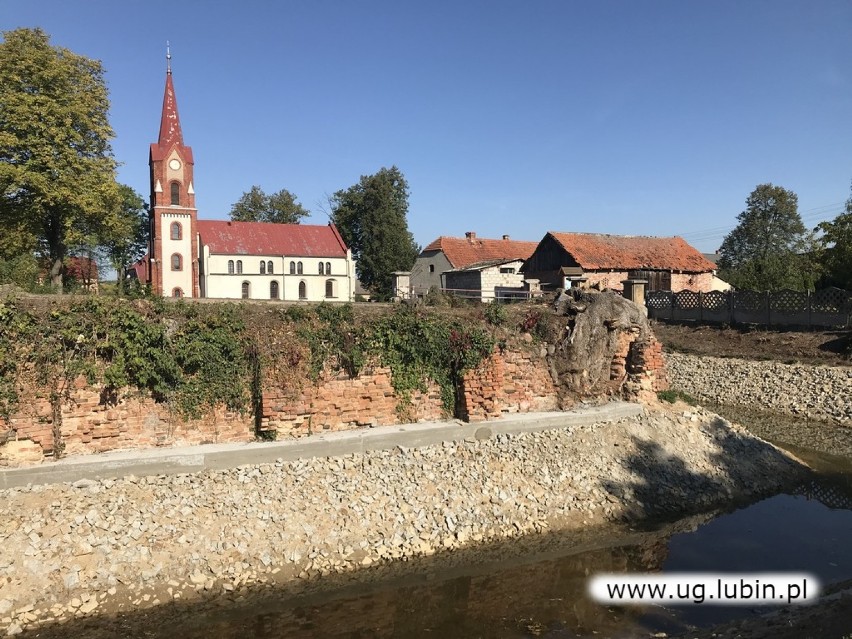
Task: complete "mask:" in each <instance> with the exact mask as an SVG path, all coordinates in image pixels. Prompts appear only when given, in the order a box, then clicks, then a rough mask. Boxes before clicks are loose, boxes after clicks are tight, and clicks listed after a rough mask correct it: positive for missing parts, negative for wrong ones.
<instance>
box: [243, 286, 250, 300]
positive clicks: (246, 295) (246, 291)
mask: <svg viewBox="0 0 852 639" xmlns="http://www.w3.org/2000/svg"><path fill="white" fill-rule="evenodd" d="M249 293H251V284H249V283H248V282H243V299H244V300H247V299H248V298H249Z"/></svg>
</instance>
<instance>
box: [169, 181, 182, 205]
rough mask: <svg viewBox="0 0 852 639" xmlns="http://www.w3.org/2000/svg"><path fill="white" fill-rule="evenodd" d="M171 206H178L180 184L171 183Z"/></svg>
mask: <svg viewBox="0 0 852 639" xmlns="http://www.w3.org/2000/svg"><path fill="white" fill-rule="evenodd" d="M171 189H172V204H177V205H180V182H172V184H171Z"/></svg>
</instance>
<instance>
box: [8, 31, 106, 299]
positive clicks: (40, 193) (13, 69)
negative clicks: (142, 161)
mask: <svg viewBox="0 0 852 639" xmlns="http://www.w3.org/2000/svg"><path fill="white" fill-rule="evenodd" d="M3 37H4V41H3V42H2V43H0V77H2V78H3V80H2V82H0V235H5V234H6V233H9V234H10V236H11V237H14V238H16V239H15V242H14V246H13V247H12V250H20V251H25V250H28V248H29V249H31V248H35V250H36V251H37V252H38V253H39V254H40V255H41V256H42V258H44V259H46V260H47V261H48V262H49V264H50V278H51V284H52V285H53V286H54V288H56V289H58V290H61V288H62V269H63V261H64V259H65V257H66V254H67V253H68V249H69V247H72V246H74V245H77V244H80V243H83V242H84V241H85V237H86V236H87V235H90V234H91V232H92V229H96V228H97V227H98V226H99V225H101V224H106V225H109V224H110V222H111V219H110V218H111V216H112V215H115V214H116V213H117V211H118V207H117V206H116V202H117V201H118V188H117V185H116V182H115V168H116V164H115V160H114V158H113V156H112V149H111V147H110V139H111V138H112V137H113V131H112V129H111V128H110V126H109V121H108V111H109V100H108V97H107V89H106V85H105V83H104V77H103V69H102V67H101V64H100V62H98V61H96V60H90V59H88V58H86V57H84V56H80V55H77V54H75V53H73V52H71V51H69V50H68V49H64V48H61V47H53V46H51V45H50V42H49V37H48V36H47V34H46V33H44V31H42V30H41V29H17V30H14V31H6V32H4V33H3ZM28 245H29V246H28ZM6 250H9V248H8V247H7V249H6Z"/></svg>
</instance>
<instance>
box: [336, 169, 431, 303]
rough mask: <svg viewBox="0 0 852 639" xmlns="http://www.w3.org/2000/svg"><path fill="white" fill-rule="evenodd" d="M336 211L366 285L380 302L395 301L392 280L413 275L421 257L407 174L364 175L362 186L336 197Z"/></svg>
mask: <svg viewBox="0 0 852 639" xmlns="http://www.w3.org/2000/svg"><path fill="white" fill-rule="evenodd" d="M330 206H331V219H332V222H334V224H335V225H336V226H337V228H338V230H339V231H340V234H341V236H343V240H344V241H345V242H346V244H347V245H348V246H349V248H350V249H352V256H353V258H354V259H355V260H356V262H357V267H356V270H357V273H358V278H359V279H360V280H361V283H362V284H363V285H364V286H365V287H366V288H367V289H369V290H370V291H372V292H373V293H374V294H375V295H376V296H377V297H379V298H380V299H387V298H389V297H390V296H391V295H392V293H393V291H392V285H393V282H392V275H391V274H392V273H393V272H394V271H408V270H410V269H411V267H412V266H413V265H414V260H415V258H416V257H417V254H418V253H419V252H420V248H419V247H418V246H417V244H416V243H415V242H414V237H413V236H412V235H411V233H410V232H409V231H408V222H407V220H406V215H407V214H408V183H407V182H406V181H405V177H404V176H403V175H402V172H401V171H400V170H399V169H398V168H396V167H395V166H392V167H391V168H389V169H387V168H382V169H381V170H380V171H379V172H378V173H376V174H375V175H362V176H361V179H360V181H359V182H358V184H355V185H353V186H350V187H349V188H348V189H346V190H342V191H337V192H336V193H335V194H334V195H332V196H331V199H330Z"/></svg>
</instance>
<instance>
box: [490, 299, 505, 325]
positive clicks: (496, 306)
mask: <svg viewBox="0 0 852 639" xmlns="http://www.w3.org/2000/svg"><path fill="white" fill-rule="evenodd" d="M508 319H509V314H508V313H507V312H506V307H505V306H503V305H502V304H500V303H499V302H497V301H494V302H491V304H488V305H486V307H485V321H486V322H488V323H489V324H491V325H492V326H503V325H504V324H505V323H506V322H507V320H508Z"/></svg>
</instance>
